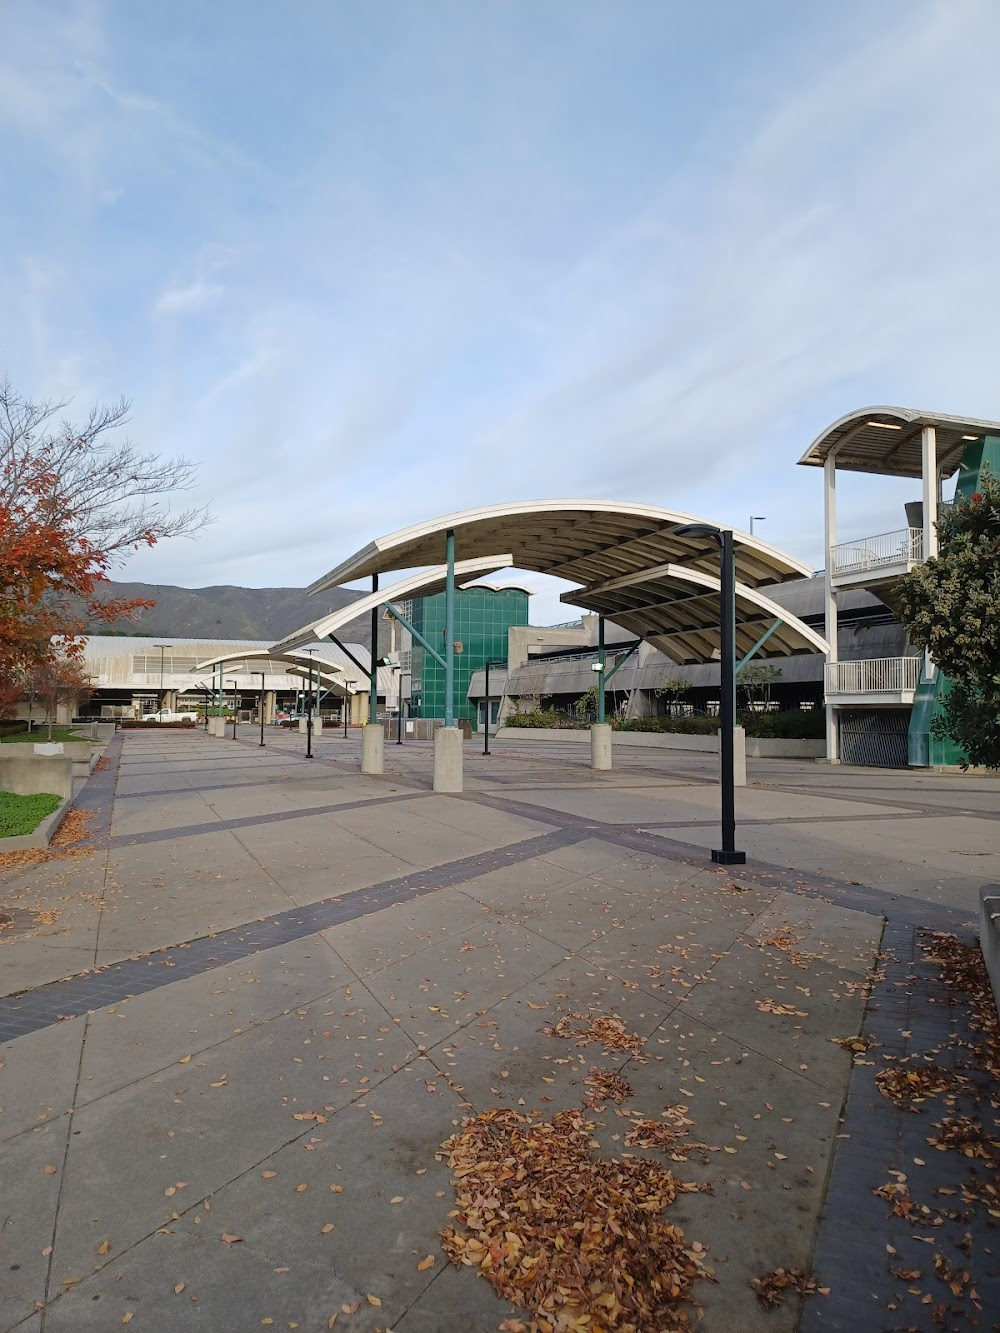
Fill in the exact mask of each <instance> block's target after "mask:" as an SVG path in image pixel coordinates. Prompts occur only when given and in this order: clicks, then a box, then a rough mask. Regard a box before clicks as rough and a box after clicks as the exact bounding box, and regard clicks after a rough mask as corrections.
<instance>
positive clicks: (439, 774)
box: [434, 727, 465, 791]
mask: <svg viewBox="0 0 1000 1333" xmlns="http://www.w3.org/2000/svg"><path fill="white" fill-rule="evenodd" d="M464 739H465V737H464V736H463V735H462V733H461V731H459V729H458V727H438V729H437V731H435V733H434V790H435V791H461V790H462V742H463V741H464Z"/></svg>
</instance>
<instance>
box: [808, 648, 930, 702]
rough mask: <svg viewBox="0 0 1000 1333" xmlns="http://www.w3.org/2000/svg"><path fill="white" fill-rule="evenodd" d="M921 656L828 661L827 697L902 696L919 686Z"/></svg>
mask: <svg viewBox="0 0 1000 1333" xmlns="http://www.w3.org/2000/svg"><path fill="white" fill-rule="evenodd" d="M922 662H923V658H922V657H872V658H868V659H866V660H863V661H860V662H828V663H827V664H826V692H827V694H901V693H902V692H903V691H905V690H915V689H916V688H917V685H918V684H919V683H920V667H921V664H922Z"/></svg>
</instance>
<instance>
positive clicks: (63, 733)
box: [0, 727, 90, 745]
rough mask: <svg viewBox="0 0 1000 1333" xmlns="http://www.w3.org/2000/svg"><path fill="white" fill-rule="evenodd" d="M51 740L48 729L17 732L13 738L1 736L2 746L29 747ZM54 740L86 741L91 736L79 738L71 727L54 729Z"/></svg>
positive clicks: (37, 728)
mask: <svg viewBox="0 0 1000 1333" xmlns="http://www.w3.org/2000/svg"><path fill="white" fill-rule="evenodd" d="M48 739H49V732H48V728H47V727H36V728H35V729H34V731H16V732H14V734H13V735H12V736H0V744H2V745H27V744H44V743H46V742H47V741H48ZM52 739H53V740H54V741H86V740H89V739H90V737H89V736H79V735H77V733H76V732H75V731H74V730H73V729H72V728H70V727H53V728H52Z"/></svg>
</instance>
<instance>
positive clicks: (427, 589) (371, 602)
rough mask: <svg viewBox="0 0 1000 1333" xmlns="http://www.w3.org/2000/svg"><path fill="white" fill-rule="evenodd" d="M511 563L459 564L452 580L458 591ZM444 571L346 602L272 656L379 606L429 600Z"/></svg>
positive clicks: (504, 558) (502, 558) (501, 559)
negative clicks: (422, 599) (418, 599)
mask: <svg viewBox="0 0 1000 1333" xmlns="http://www.w3.org/2000/svg"><path fill="white" fill-rule="evenodd" d="M510 563H511V556H510V555H509V554H507V555H491V556H488V557H486V558H485V559H479V560H462V561H458V562H456V564H455V579H456V582H457V583H458V585H459V586H460V587H465V586H466V584H467V583H468V582H469V580H471V579H479V578H482V577H483V576H484V575H486V574H495V573H496V572H497V570H498V569H506V568H507V567H508V566H509V565H510ZM445 578H446V570H445V567H444V565H440V564H439V565H438V566H437V567H436V568H434V569H425V570H422V571H420V572H419V573H416V574H411V575H410V576H409V578H405V579H399V580H398V581H397V582H396V583H393V584H392V585H391V586H390V587H388V588H380V589H379V591H378V592H371V593H369V594H368V595H367V597H359V598H358V600H357V601H356V602H349V603H348V604H347V606H342V607H340V608H339V610H337V611H331V612H330V614H329V615H327V616H323V617H322V619H320V620H314V621H312V622H311V623H310V624H308V625H303V627H302V628H301V629H297V630H293V631H292V633H291V634H286V635H285V637H284V638H283V639H279V640H278V642H277V643H276V644H275V645H274V651H275V652H276V653H282V652H291V651H292V650H293V649H295V648H300V647H301V646H302V645H303V644H304V643H313V642H315V641H317V640H323V639H325V638H328V637H329V635H331V634H336V633H337V631H338V630H340V629H343V627H344V626H345V625H348V624H350V622H351V621H352V620H356V619H357V618H358V616H363V615H365V614H367V613H368V612H370V611H377V610H378V608H379V607H380V606H384V605H385V603H386V602H404V601H408V600H410V599H412V598H417V597H432V596H433V595H434V594H435V593H437V592H441V591H442V590H443V589H444V585H445ZM309 591H310V592H318V591H319V589H318V588H315V587H313V588H310V589H309Z"/></svg>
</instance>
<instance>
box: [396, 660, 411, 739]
mask: <svg viewBox="0 0 1000 1333" xmlns="http://www.w3.org/2000/svg"><path fill="white" fill-rule="evenodd" d="M404 676H409V677H410V680H411V681H412V680H413V672H412V671H404V670H403V669H402V667H400V669H399V698H398V701H397V702H398V705H399V706H398V708H397V709H396V744H397V745H402V744H403V677H404Z"/></svg>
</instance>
